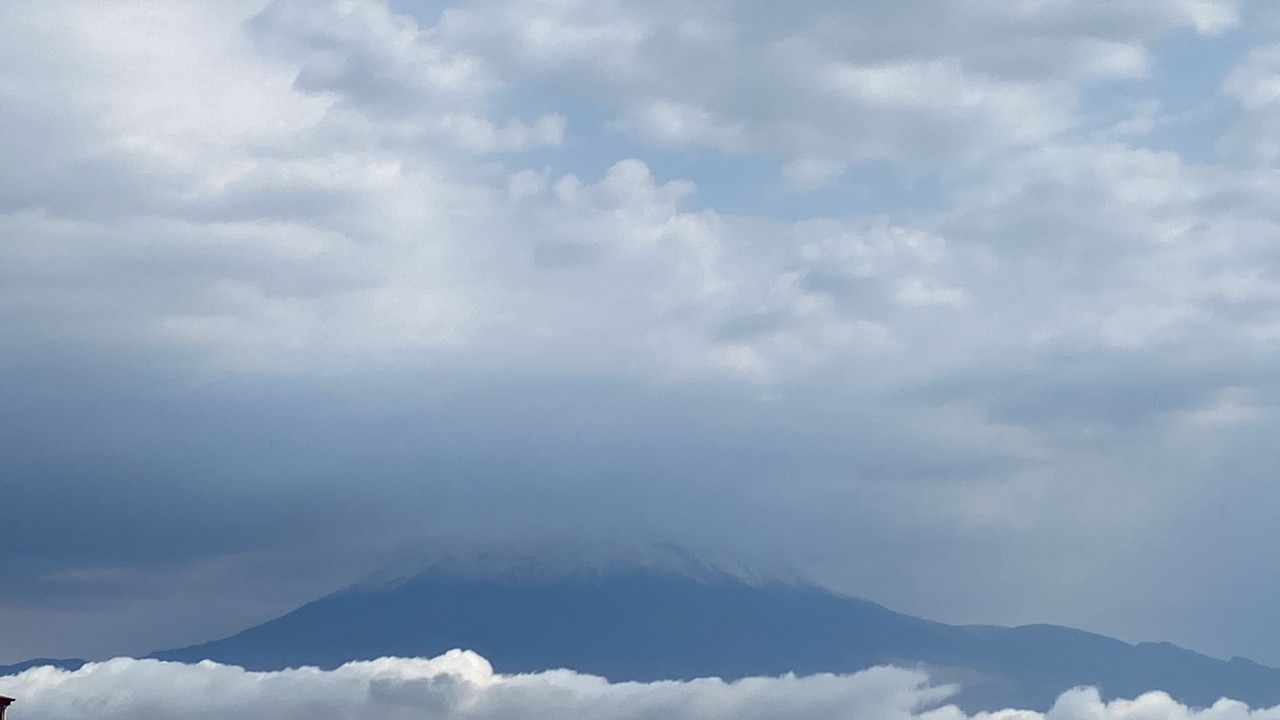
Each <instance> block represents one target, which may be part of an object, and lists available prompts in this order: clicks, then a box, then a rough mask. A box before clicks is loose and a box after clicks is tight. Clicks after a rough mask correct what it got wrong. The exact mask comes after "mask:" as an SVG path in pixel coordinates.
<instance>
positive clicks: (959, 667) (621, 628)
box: [152, 562, 1280, 712]
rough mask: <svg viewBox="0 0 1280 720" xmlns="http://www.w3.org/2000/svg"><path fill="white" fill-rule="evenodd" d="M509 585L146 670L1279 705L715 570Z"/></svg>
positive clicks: (1256, 690) (269, 629)
mask: <svg viewBox="0 0 1280 720" xmlns="http://www.w3.org/2000/svg"><path fill="white" fill-rule="evenodd" d="M509 570H510V568H507V570H505V571H502V570H498V569H496V566H494V567H487V568H481V569H479V570H477V569H476V568H475V567H468V566H466V564H465V563H463V564H457V563H453V564H451V563H435V564H432V565H429V566H428V567H427V568H426V569H424V570H422V571H421V572H419V573H418V574H416V575H412V576H410V577H407V578H403V579H400V580H399V581H397V582H395V583H392V584H382V585H377V586H371V585H367V584H364V585H362V584H359V583H357V584H356V585H353V586H350V587H348V588H344V589H342V590H339V591H337V592H335V593H331V594H330V595H327V596H325V597H323V598H319V599H317V600H316V601H313V602H311V603H307V604H306V605H304V606H302V607H300V608H298V609H297V610H294V611H293V612H290V613H286V614H285V615H282V616H281V617H279V618H276V619H274V620H271V621H268V622H266V623H263V624H261V625H258V626H255V627H253V628H249V629H247V630H245V631H243V632H241V633H237V634H235V635H232V636H230V637H227V638H223V639H220V640H216V641H213V642H209V643H203V644H199V645H194V646H189V647H185V648H175V649H172V650H165V651H160V652H157V653H154V654H153V655H152V657H155V658H159V659H168V660H181V661H187V662H190V661H198V660H203V659H212V660H215V661H218V662H226V663H229V664H236V665H241V666H243V667H246V668H249V669H257V670H274V669H281V668H284V667H291V666H297V665H315V666H319V667H322V668H332V667H337V666H338V665H341V664H343V663H345V662H347V661H350V660H360V659H372V658H374V657H382V656H389V655H395V656H434V655H439V654H441V653H443V652H445V651H447V650H451V649H454V648H455V647H456V648H465V649H470V650H475V651H476V652H479V653H480V654H481V655H484V656H485V657H486V658H488V659H489V661H490V662H492V663H493V665H494V667H495V669H496V670H498V671H499V672H504V673H520V672H535V671H539V670H549V669H555V668H568V669H571V670H575V671H578V672H583V673H589V674H594V675H601V676H603V677H606V678H608V679H610V680H612V681H629V680H633V681H655V680H667V679H672V680H682V679H691V678H694V677H707V676H717V677H722V678H724V679H726V680H732V679H737V678H741V677H749V676H762V675H769V676H776V675H782V674H786V673H796V674H801V675H804V674H813V673H821V672H838V673H843V672H854V671H857V670H862V669H866V668H868V667H872V666H875V665H882V664H896V665H905V666H914V667H923V668H925V669H927V670H928V671H929V672H930V673H931V675H932V676H933V677H934V679H935V680H936V681H938V682H942V683H947V682H953V681H954V682H958V683H959V684H960V685H961V688H960V692H959V694H958V695H957V697H956V698H955V700H956V702H957V704H958V705H960V706H961V707H962V708H963V709H965V710H967V711H971V712H972V711H979V710H996V709H1001V708H1005V707H1024V708H1029V709H1037V710H1046V709H1048V707H1049V706H1050V705H1052V703H1053V701H1054V700H1055V699H1056V698H1057V697H1058V695H1059V694H1060V693H1062V692H1064V691H1066V690H1069V689H1071V688H1072V687H1076V686H1080V685H1092V686H1096V687H1098V688H1099V690H1100V691H1101V692H1102V693H1103V695H1104V696H1105V697H1133V696H1136V695H1138V694H1141V693H1144V692H1147V691H1150V690H1163V691H1165V692H1168V693H1169V694H1170V695H1172V696H1173V697H1174V698H1175V699H1178V700H1180V701H1183V702H1186V703H1189V704H1192V705H1199V706H1207V705H1210V704H1212V703H1213V702H1214V701H1216V700H1217V699H1219V698H1220V697H1223V696H1228V697H1232V698H1235V699H1238V700H1242V701H1244V702H1248V703H1250V704H1252V705H1254V706H1271V705H1276V704H1280V669H1277V668H1271V667H1268V666H1265V665H1262V664H1260V663H1256V662H1253V661H1251V660H1244V659H1234V660H1228V661H1224V660H1218V659H1215V658H1212V657H1209V656H1207V655H1203V654H1201V653H1197V652H1195V651H1191V650H1187V649H1184V648H1180V647H1178V646H1176V645H1173V644H1171V643H1137V644H1131V643H1127V642H1124V641H1122V640H1118V639H1115V638H1110V637H1107V636H1105V635H1100V634H1097V633H1090V632H1087V631H1083V630H1075V629H1073V628H1067V627H1062V626H1057V625H1049V624H1032V625H1023V626H1018V627H1001V626H995V625H948V624H945V623H940V622H936V621H933V620H927V619H924V618H919V617H915V616H911V615H906V614H904V613H899V612H896V611H893V610H891V609H889V608H886V607H884V606H883V605H880V604H878V603H875V602H872V601H870V600H866V599H862V598H857V597H853V596H849V595H844V594H840V593H836V592H833V591H830V590H827V589H824V588H821V587H819V586H817V585H814V584H812V583H807V582H799V581H794V580H792V581H786V582H777V581H771V580H767V579H760V578H754V579H751V580H750V581H749V579H744V578H742V577H738V576H736V575H734V574H732V573H728V572H722V571H716V570H713V569H711V568H709V567H708V566H702V571H700V572H699V573H694V574H693V575H690V574H688V573H681V572H677V571H675V570H674V569H673V568H671V567H661V566H656V567H655V566H645V565H637V564H635V563H629V562H621V563H606V564H604V565H602V566H600V567H595V568H590V569H588V570H585V571H584V570H582V569H581V568H580V569H579V570H578V571H576V572H564V571H563V570H564V569H563V568H559V569H558V570H557V571H554V572H553V571H549V570H547V569H546V568H540V569H539V568H538V567H537V566H536V564H535V565H534V566H531V567H530V568H524V569H522V570H520V571H517V572H511V571H509ZM528 570H536V572H530V571H528Z"/></svg>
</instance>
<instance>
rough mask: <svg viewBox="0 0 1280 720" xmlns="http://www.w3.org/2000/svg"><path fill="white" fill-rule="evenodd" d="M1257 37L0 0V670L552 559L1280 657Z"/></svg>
mask: <svg viewBox="0 0 1280 720" xmlns="http://www.w3.org/2000/svg"><path fill="white" fill-rule="evenodd" d="M1277 31H1280V7H1277V6H1275V5H1274V4H1273V3H1270V2H1266V1H1264V0H1258V1H1257V2H1247V1H1245V0H1239V1H1236V0H1129V1H1128V2H1125V3H1115V2H1110V1H1109V0H1108V1H1104V0H1097V1H1096V2H1095V1H1092V0H1088V1H1083V2H1082V1H1080V0H1071V1H1069V0H1000V1H999V2H996V1H995V0H921V1H920V2H916V3H912V4H911V5H910V7H904V6H903V4H902V3H898V2H881V1H879V0H876V1H871V2H859V3H848V2H832V1H830V0H792V2H788V3H783V4H779V3H775V2H764V1H763V0H705V1H704V2H699V3H687V2H675V1H674V0H644V1H643V2H641V1H639V0H635V1H630V0H590V1H588V0H483V1H481V0H474V1H473V0H458V1H456V2H410V1H409V0H271V1H267V0H218V1H217V2H214V1H213V0H190V1H188V2H181V3H174V2H165V1H163V0H116V1H114V2H110V3H103V2H100V1H98V0H8V1H7V2H5V3H3V5H2V6H0V157H3V158H4V162H3V163H0V377H3V382H0V468H2V471H0V512H2V515H0V517H2V518H3V520H2V521H0V627H3V628H4V629H5V630H4V639H3V641H2V644H0V661H17V660H21V659H25V658H29V657H34V656H86V657H90V658H107V657H112V656H115V655H128V654H134V655H137V654H142V653H146V652H148V651H151V650H155V649H159V648H165V647H173V646H178V645H184V644H190V643H195V642H199V641H203V640H208V639H210V638H214V637H219V636H222V635H226V634H229V633H231V632H234V631H237V630H240V629H242V628H244V627H246V626H248V625H251V624H254V623H257V622H261V621H263V620H265V619H268V618H270V617H273V616H275V615H278V614H280V613H283V612H285V611H287V610H290V609H292V608H293V607H295V606H297V605H298V604H301V603H302V602H305V601H307V600H310V599H313V598H314V597H316V596H318V595H321V594H324V593H326V592H329V591H331V590H333V589H335V588H338V587H341V586H343V585H345V584H347V583H349V582H351V581H353V580H354V579H356V578H358V577H361V576H363V575H365V574H366V573H368V572H369V571H370V569H372V568H376V567H378V566H380V565H381V564H382V563H384V562H386V561H387V558H390V557H395V556H398V555H403V554H404V553H405V552H406V548H410V549H418V548H427V549H428V550H431V549H436V550H438V548H440V547H446V546H455V545H457V544H465V543H472V544H476V545H495V546H507V545H511V544H513V543H514V544H519V543H524V542H526V541H528V540H529V539H530V538H547V537H552V538H560V539H563V538H570V539H571V541H572V542H575V543H578V544H581V545H582V546H584V547H604V546H610V545H617V544H627V543H653V542H658V543H676V544H678V545H681V546H683V547H686V548H688V549H689V550H690V551H691V552H694V553H695V554H703V555H706V556H710V557H731V558H733V559H734V560H735V561H739V562H743V563H747V564H749V565H758V566H761V567H787V568H793V569H794V570H795V571H797V572H799V573H802V574H804V575H805V576H807V577H810V578H812V579H814V580H816V581H818V582H821V583H823V584H825V585H827V586H829V587H832V588H834V589H836V590H839V591H841V592H846V593H850V594H854V595H858V596H862V597H867V598H870V599H873V600H876V601H878V602H882V603H884V604H886V605H888V606H890V607H892V608H894V609H897V610H901V611H904V612H909V613H914V614H919V615H923V616H926V617H930V618H934V619H939V620H943V621H947V622H982V623H1000V624H1017V623H1026V622H1055V623H1061V624H1067V625H1072V626H1076V627H1082V628H1086V629H1090V630H1094V631H1098V632H1103V633H1107V634H1111V635H1115V636H1117V637H1120V638H1123V639H1126V640H1131V641H1137V640H1170V641H1173V642H1177V643H1179V644H1182V645H1185V646H1187V647H1191V648H1194V649H1198V650H1201V651H1204V652H1207V653H1210V654H1213V655H1215V656H1219V657H1224V658H1225V657H1231V656H1236V655H1243V656H1248V657H1252V658H1254V659H1257V660H1260V661H1264V662H1270V663H1280V618H1277V616H1276V615H1275V613H1274V601H1273V598H1275V597H1276V596H1277V594H1280V572H1278V571H1277V569H1276V566H1275V563H1274V562H1273V559H1272V553H1271V552H1270V551H1269V548H1272V547H1275V546H1276V545H1277V543H1280V526H1277V524H1276V523H1275V522H1274V517H1275V516H1276V510H1277V508H1280V485H1277V484H1276V483H1275V482H1274V469H1275V468H1276V467H1277V461H1280V449H1278V448H1277V446H1276V444H1275V442H1274V440H1273V438H1275V437H1276V436H1277V432H1278V431H1280V426H1278V422H1277V405H1278V403H1280V382H1278V379H1280V375H1278V374H1277V370H1280V243H1278V242H1277V239H1278V238H1280V232H1278V231H1280V205H1277V204H1276V203H1275V202H1274V198H1275V197H1276V196H1277V191H1280V172H1277V162H1278V161H1280V142H1278V141H1277V140H1276V138H1277V137H1280V134H1277V131H1280V45H1277V44H1273V41H1274V38H1275V37H1277ZM51 717H52V715H51ZM815 717H818V716H815Z"/></svg>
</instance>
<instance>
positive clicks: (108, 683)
mask: <svg viewBox="0 0 1280 720" xmlns="http://www.w3.org/2000/svg"><path fill="white" fill-rule="evenodd" d="M0 693H5V694H8V695H12V696H16V697H18V698H19V702H18V703H17V704H15V705H14V706H13V708H12V710H11V711H10V712H11V713H12V717H13V719H14V720H24V719H25V718H42V719H43V720H73V719H76V718H82V717H84V714H85V713H86V712H90V713H92V715H93V716H94V717H95V718H99V719H100V720H117V719H119V720H124V719H126V718H127V719H128V720H167V719H168V718H178V717H180V718H186V719H189V720H202V719H204V718H209V719H210V720H213V719H214V718H219V719H220V718H225V717H250V718H253V717H270V718H272V719H273V720H295V719H296V720H303V718H313V717H317V716H321V717H326V718H337V719H348V718H349V719H351V720H356V719H357V718H359V719H360V720H397V719H399V718H404V719H406V720H408V719H409V718H414V719H415V720H485V719H493V720H496V719H498V718H519V719H521V720H544V719H545V720H561V719H563V718H570V717H572V718H578V719H579V720H623V719H626V720H637V719H639V718H655V719H656V718H662V719H663V720H782V719H783V718H786V719H787V720H845V719H847V718H875V719H876V720H965V719H966V718H968V717H970V716H967V715H965V714H964V713H962V712H960V711H959V710H958V709H956V708H955V707H954V706H946V705H943V703H944V702H945V699H946V697H947V695H948V694H949V690H948V688H945V687H942V688H938V687H931V686H930V685H929V684H928V679H927V677H926V676H925V675H924V674H922V673H920V672H917V671H911V670H902V669H898V668H892V667H881V668H875V669H872V670H867V671H864V672H860V673H857V674H854V675H815V676H810V677H794V676H786V677H779V678H747V679H744V680H739V681H736V682H733V683H725V682H722V681H720V680H718V679H702V680H693V681H688V682H656V683H648V684H644V683H609V682H608V681H606V680H604V679H602V678H598V677H592V676H587V675H579V674H576V673H573V672H570V671H567V670H558V671H553V672H546V673H539V674H534V675H515V676H504V675H497V674H494V672H493V670H492V668H491V667H490V665H489V663H488V662H487V661H486V660H485V659H484V658H482V657H480V656H479V655H476V654H474V653H470V652H462V651H456V650H455V651H452V652H450V653H448V654H446V655H442V656H440V657H438V658H434V659H430V660H427V659H396V658H384V659H381V660H375V661H371V662H355V663H349V664H347V665H344V666H342V667H341V668H338V669H336V670H333V671H321V670H317V669H314V668H302V669H294V670H285V671H282V672H246V671H244V670H242V669H240V668H236V667H230V666H225V665H217V664H214V663H210V662H204V663H200V664H199V665H181V664H177V663H161V662H156V661H150V660H129V659H123V658H122V659H116V660H111V661H109V662H105V663H95V664H91V665H88V666H85V667H84V668H82V669H80V670H77V671H74V672H65V671H60V670H55V669H52V668H38V669H33V670H28V671H26V672H24V673H22V674H20V675H17V676H12V677H7V678H0ZM972 717H973V718H974V720H1237V719H1238V720H1246V718H1247V719H1251V720H1270V719H1274V718H1280V709H1273V710H1258V711H1252V710H1250V709H1249V708H1248V707H1247V706H1245V705H1243V704H1241V703H1238V702H1234V701H1231V700H1220V701H1219V702H1217V703H1215V704H1214V705H1213V707H1211V708H1207V709H1203V710H1193V709H1190V708H1187V707H1185V706H1183V705H1180V704H1179V703H1176V702H1174V701H1173V700H1171V699H1170V698H1169V697H1168V696H1167V695H1165V694H1163V693H1159V692H1153V693H1150V694H1146V695H1143V696H1142V697H1139V698H1137V699H1135V700H1116V701H1113V702H1110V703H1104V702H1102V701H1101V700H1100V699H1099V697H1098V694H1097V693H1096V692H1095V691H1093V690H1088V689H1080V690H1073V691H1070V692H1068V693H1066V694H1064V695H1063V696H1062V697H1061V698H1060V699H1059V700H1058V702H1057V703H1056V705H1055V706H1054V708H1053V709H1052V710H1051V711H1050V712H1049V713H1047V714H1044V715H1042V714H1040V713H1035V712H1028V711H1022V710H1013V709H1010V710H1001V711H998V712H992V713H979V714H978V715H974V716H972Z"/></svg>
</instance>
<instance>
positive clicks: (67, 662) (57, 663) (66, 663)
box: [0, 658, 88, 677]
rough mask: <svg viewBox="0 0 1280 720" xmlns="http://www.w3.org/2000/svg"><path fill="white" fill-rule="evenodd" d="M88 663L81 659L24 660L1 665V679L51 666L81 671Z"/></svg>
mask: <svg viewBox="0 0 1280 720" xmlns="http://www.w3.org/2000/svg"><path fill="white" fill-rule="evenodd" d="M87 662H88V660H81V659H80V658H36V659H34V660H23V661H22V662H20V663H14V664H13V665H0V677H4V676H5V675H17V674H18V673H20V672H22V671H23V670H30V669H31V668H37V667H47V666H50V665H52V666H53V667H56V668H62V669H63V670H79V669H80V668H82V667H84V666H85V664H86V663H87Z"/></svg>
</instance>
